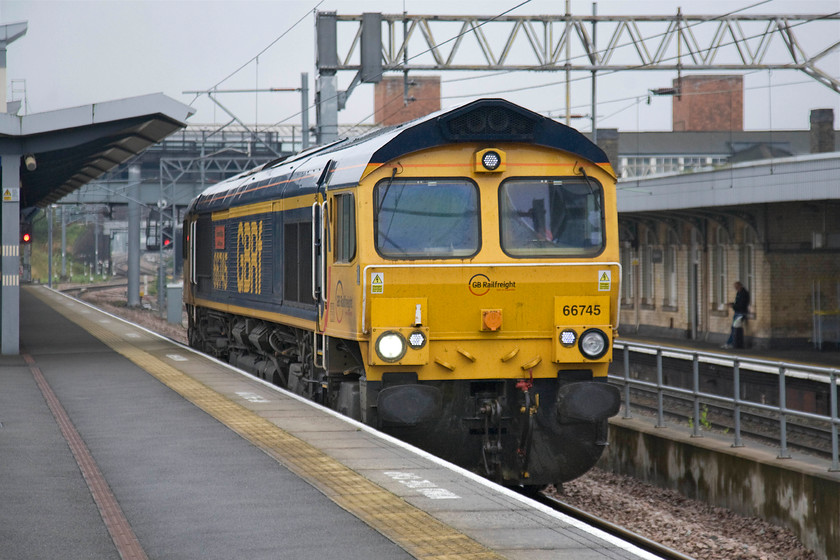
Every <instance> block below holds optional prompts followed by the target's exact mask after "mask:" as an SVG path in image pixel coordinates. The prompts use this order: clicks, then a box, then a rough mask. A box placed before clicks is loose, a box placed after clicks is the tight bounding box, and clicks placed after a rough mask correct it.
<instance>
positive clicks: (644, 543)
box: [536, 492, 693, 560]
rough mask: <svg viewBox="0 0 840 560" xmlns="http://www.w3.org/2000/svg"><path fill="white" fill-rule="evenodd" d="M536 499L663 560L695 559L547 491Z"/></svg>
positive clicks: (540, 493) (539, 494)
mask: <svg viewBox="0 0 840 560" xmlns="http://www.w3.org/2000/svg"><path fill="white" fill-rule="evenodd" d="M536 500H537V501H538V502H540V503H541V504H543V505H545V506H548V507H550V508H551V509H553V510H555V511H559V512H560V513H563V514H565V515H568V516H569V517H571V518H573V519H577V520H578V521H582V522H584V523H586V524H587V525H590V526H592V527H596V528H597V529H600V530H601V531H604V532H605V533H607V534H609V535H613V536H615V537H618V538H620V539H621V540H623V541H626V542H629V543H631V544H633V545H635V546H637V547H639V548H641V549H642V550H645V551H647V552H650V553H651V554H655V555H657V556H659V557H660V558H662V559H663V560H693V558H692V557H690V556H686V555H685V554H682V553H681V552H678V551H676V550H674V549H672V548H668V547H667V546H664V545H662V544H659V543H657V542H655V541H652V540H650V539H648V538H647V537H643V536H642V535H639V534H638V533H634V532H633V531H630V530H628V529H625V528H624V527H621V526H619V525H616V524H614V523H611V522H609V521H606V520H605V519H601V518H600V517H597V516H595V515H592V514H590V513H587V512H585V511H583V510H581V509H578V508H576V507H574V506H571V505H569V504H567V503H565V502H563V501H561V500H558V499H557V498H556V497H554V496H551V495H550V494H548V493H546V492H539V493H538V494H537V495H536Z"/></svg>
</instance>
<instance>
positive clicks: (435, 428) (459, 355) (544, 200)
mask: <svg viewBox="0 0 840 560" xmlns="http://www.w3.org/2000/svg"><path fill="white" fill-rule="evenodd" d="M184 231H185V232H186V235H185V236H184V238H185V248H184V249H185V252H184V254H185V267H184V270H185V273H184V274H185V282H184V286H185V290H184V295H185V303H186V305H187V311H188V316H189V340H190V344H191V345H192V346H193V347H195V348H198V349H201V350H203V351H205V352H208V353H210V354H213V355H215V356H217V357H219V358H222V359H225V360H227V361H229V362H230V363H231V364H234V365H236V366H237V367H240V368H242V369H245V370H248V371H251V372H253V373H254V374H256V375H259V376H261V377H263V378H264V379H267V380H269V381H273V382H274V383H276V384H278V385H280V386H282V387H285V388H287V389H288V390H290V391H293V392H295V393H298V394H301V395H305V396H307V397H309V398H311V399H314V400H317V401H319V402H321V403H323V404H325V405H327V406H329V407H332V408H334V409H336V410H339V411H341V412H343V413H345V414H347V415H348V416H351V417H353V418H356V419H358V420H361V421H362V422H364V423H366V424H369V425H372V426H376V427H378V428H379V429H381V430H383V431H386V432H388V433H391V434H393V435H395V436H397V437H399V438H401V439H404V440H406V441H408V442H410V443H413V444H415V445H417V446H419V447H421V448H423V449H426V450H428V451H430V452H432V453H435V454H437V455H439V456H441V457H443V458H445V459H448V460H450V461H452V462H455V463H457V464H459V465H461V466H463V467H466V468H469V469H471V470H474V471H475V472H478V473H480V474H483V475H485V476H487V477H489V478H492V479H494V480H497V481H499V482H502V483H504V484H508V485H526V486H542V485H546V484H550V483H560V482H563V481H567V480H570V479H573V478H575V477H577V476H580V475H581V474H583V473H584V472H586V471H587V470H588V469H589V468H591V467H592V465H593V464H594V463H595V462H596V461H597V460H598V458H599V457H600V455H601V453H602V450H603V447H604V445H606V440H607V433H606V431H607V418H608V417H610V416H612V415H614V414H616V413H617V411H618V408H619V393H618V391H617V390H616V388H615V387H613V386H610V385H608V384H607V383H606V375H607V367H608V362H609V361H610V360H611V358H612V339H613V336H614V333H615V329H616V328H617V326H618V325H617V323H618V311H619V305H618V293H619V278H620V266H619V264H618V226H617V218H616V194H615V174H614V172H613V170H612V167H611V166H610V164H609V162H608V161H607V158H606V156H605V154H604V152H603V151H602V150H601V149H599V148H598V147H597V146H596V145H594V144H593V143H592V142H590V141H589V140H588V139H586V137H584V136H583V135H582V134H580V133H579V132H577V131H576V130H574V129H572V128H569V127H566V126H564V125H562V124H559V123H557V122H555V121H553V120H551V119H548V118H545V117H542V116H541V115H538V114H536V113H533V112H531V111H529V110H526V109H524V108H522V107H519V106H517V105H515V104H512V103H510V102H507V101H504V100H500V99H482V100H478V101H475V102H472V103H469V104H466V105H464V106H461V107H459V108H456V109H452V110H447V111H441V112H438V113H435V114H432V115H429V116H427V117H424V118H421V119H418V120H416V121H412V122H409V123H406V124H403V125H399V126H396V127H392V128H386V129H382V130H378V131H376V132H373V133H370V134H368V135H366V136H363V137H361V138H357V139H352V140H342V141H338V142H336V143H333V144H330V145H326V146H322V147H318V148H315V149H312V150H309V151H305V152H302V153H300V154H298V155H296V156H292V157H289V158H287V159H284V160H280V161H277V162H272V163H269V164H266V165H263V166H261V167H259V168H256V169H254V170H252V171H249V172H246V173H242V174H240V175H237V176H236V177H233V178H231V179H229V180H226V181H224V182H222V183H219V184H217V185H215V186H213V187H211V188H208V189H207V190H206V191H204V192H203V193H202V194H201V195H199V196H198V197H197V198H196V199H195V200H194V201H193V202H192V203H191V205H190V207H189V210H188V213H187V216H186V218H185V221H184Z"/></svg>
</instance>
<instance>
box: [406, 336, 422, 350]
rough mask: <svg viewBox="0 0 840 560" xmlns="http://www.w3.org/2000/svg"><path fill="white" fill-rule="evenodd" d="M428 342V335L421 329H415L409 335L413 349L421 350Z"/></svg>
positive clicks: (409, 342)
mask: <svg viewBox="0 0 840 560" xmlns="http://www.w3.org/2000/svg"><path fill="white" fill-rule="evenodd" d="M425 344H426V335H424V334H423V333H422V332H420V331H414V332H413V333H411V334H410V335H409V336H408V345H409V346H411V349H412V350H420V349H421V348H423V346H425Z"/></svg>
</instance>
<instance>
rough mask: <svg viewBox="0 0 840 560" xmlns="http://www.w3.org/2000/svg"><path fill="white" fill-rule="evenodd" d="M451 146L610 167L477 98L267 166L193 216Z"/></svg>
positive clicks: (529, 120)
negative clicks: (506, 149) (549, 152)
mask: <svg viewBox="0 0 840 560" xmlns="http://www.w3.org/2000/svg"><path fill="white" fill-rule="evenodd" d="M453 142H527V143H531V144H536V145H540V146H546V147H550V148H556V149H560V150H564V151H566V152H570V153H572V154H575V155H578V156H580V157H581V158H583V159H586V160H589V161H591V162H593V163H608V160H607V156H606V154H604V152H603V150H601V149H600V148H599V147H598V146H596V145H595V144H593V143H592V142H591V141H590V140H589V139H588V138H586V137H585V136H584V135H582V134H581V133H580V132H578V131H577V130H575V129H573V128H570V127H568V126H565V125H563V124H561V123H558V122H556V121H554V120H552V119H549V118H547V117H543V116H542V115H539V114H537V113H534V112H533V111H530V110H528V109H525V108H523V107H520V106H519V105H516V104H514V103H511V102H509V101H506V100H504V99H479V100H477V101H473V102H471V103H467V104H465V105H462V106H460V107H457V108H454V109H448V110H443V111H438V112H435V113H432V114H430V115H427V116H425V117H422V118H419V119H417V120H414V121H410V122H407V123H403V124H400V125H397V126H393V127H388V128H383V129H379V130H376V131H374V132H371V133H369V134H366V135H364V136H360V137H358V138H353V139H348V138H345V139H342V140H339V141H337V142H333V143H332V144H327V145H325V146H319V147H316V148H313V149H311V150H307V151H304V152H301V153H299V154H296V155H293V156H290V157H288V158H285V159H281V160H276V161H274V162H269V163H266V164H264V165H262V166H260V167H257V168H255V169H252V170H250V171H246V172H243V173H240V174H239V175H236V176H235V177H231V178H229V179H226V180H225V181H222V182H220V183H217V184H216V185H213V186H211V187H209V188H207V189H205V190H204V192H202V193H201V194H200V195H198V197H196V198H195V199H194V200H193V201H192V203H191V204H190V211H192V210H197V211H201V212H209V211H217V210H224V209H226V208H230V207H232V206H239V205H242V204H250V203H252V202H259V201H261V200H268V199H276V198H286V197H291V196H299V195H303V194H308V193H314V192H315V191H316V190H317V189H319V188H321V189H323V188H337V187H341V186H347V185H355V184H357V183H358V182H359V181H360V180H361V178H362V174H363V173H364V172H365V170H366V169H367V167H368V165H371V164H372V165H377V164H378V165H384V164H386V163H388V162H389V161H392V160H394V159H396V158H398V157H400V156H402V155H405V154H408V153H412V152H416V151H419V150H423V149H426V148H432V147H435V146H440V145H444V144H450V143H453Z"/></svg>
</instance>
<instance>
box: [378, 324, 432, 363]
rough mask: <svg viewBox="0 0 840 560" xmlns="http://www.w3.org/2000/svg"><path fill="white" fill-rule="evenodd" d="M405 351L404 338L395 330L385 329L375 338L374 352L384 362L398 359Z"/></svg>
mask: <svg viewBox="0 0 840 560" xmlns="http://www.w3.org/2000/svg"><path fill="white" fill-rule="evenodd" d="M421 334H422V333H421ZM405 351H406V342H405V338H403V335H401V334H400V333H398V332H396V331H386V332H384V333H382V334H381V335H380V336H379V338H377V339H376V354H377V355H378V356H379V358H380V359H381V360H382V361H384V362H392V363H393V362H398V361H400V359H401V358H402V357H403V356H405Z"/></svg>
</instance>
